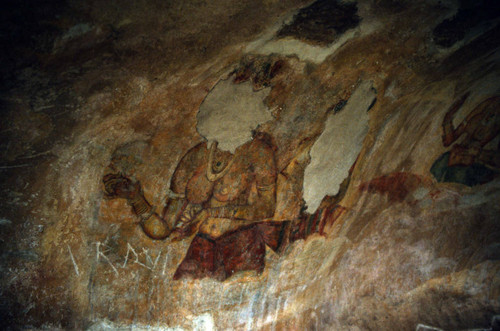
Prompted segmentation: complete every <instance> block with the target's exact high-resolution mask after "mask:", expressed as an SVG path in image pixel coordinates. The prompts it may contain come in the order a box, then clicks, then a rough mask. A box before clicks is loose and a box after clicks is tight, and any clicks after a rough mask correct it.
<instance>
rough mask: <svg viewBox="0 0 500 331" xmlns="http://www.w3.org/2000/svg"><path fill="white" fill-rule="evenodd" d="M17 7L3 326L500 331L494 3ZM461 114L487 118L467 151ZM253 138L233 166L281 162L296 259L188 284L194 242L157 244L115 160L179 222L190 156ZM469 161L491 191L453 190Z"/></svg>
mask: <svg viewBox="0 0 500 331" xmlns="http://www.w3.org/2000/svg"><path fill="white" fill-rule="evenodd" d="M6 9H8V10H6V11H5V13H6V14H5V16H6V18H5V19H4V23H2V24H3V26H2V30H4V31H6V32H5V33H4V34H3V36H2V44H3V45H4V46H5V49H8V50H9V51H8V52H5V53H4V55H2V56H3V62H4V63H5V65H4V66H3V69H2V71H3V72H4V75H3V77H4V79H3V81H2V85H1V86H2V92H1V105H2V113H3V120H2V125H1V130H0V135H1V137H2V139H1V142H0V147H1V150H0V153H2V164H0V176H1V178H2V181H1V185H0V188H1V190H2V201H1V205H0V211H1V214H0V228H1V229H2V232H1V233H2V234H1V241H0V245H1V247H2V253H1V263H0V268H1V269H0V270H1V273H2V277H1V281H0V286H1V291H0V293H1V296H2V304H1V306H0V310H1V315H2V318H1V320H2V321H1V322H0V323H1V325H2V327H3V328H7V329H9V328H10V329H16V328H19V327H21V328H62V329H90V330H103V329H117V328H135V329H162V330H163V329H176V330H179V329H185V330H191V329H196V330H206V329H214V330H219V329H221V330H223V329H238V330H239V329H241V330H243V329H247V330H253V329H257V330H259V329H262V330H303V329H307V330H309V329H312V330H323V329H331V330H351V329H352V330H365V329H366V330H371V329H376V330H379V329H381V330H393V329H404V330H413V329H415V328H416V327H417V325H419V324H422V325H429V326H434V327H438V328H442V329H444V330H460V329H468V328H477V327H482V328H487V327H490V325H491V319H492V317H493V316H495V315H498V314H499V313H500V300H499V298H500V277H499V275H500V264H499V262H498V259H499V257H500V250H499V247H500V246H499V244H500V243H499V241H498V238H500V223H499V221H498V215H499V214H500V213H499V212H500V210H499V204H498V201H499V197H500V194H499V188H500V181H499V178H498V172H499V163H498V157H497V156H495V155H497V154H498V149H499V147H498V146H499V141H498V140H499V137H498V136H499V131H500V129H499V127H500V126H499V122H500V120H499V116H500V115H499V108H498V106H499V103H498V99H495V98H494V97H497V98H498V96H499V93H500V85H499V84H498V82H499V81H500V77H499V76H500V70H499V61H500V52H499V50H500V49H499V47H498V46H499V45H500V43H499V36H500V33H499V26H498V23H499V20H498V17H499V15H498V5H495V4H494V2H491V1H481V2H477V3H476V4H471V3H470V2H467V1H461V2H457V1H431V0H429V1H421V2H417V3H414V2H409V1H408V2H407V1H400V2H394V1H375V0H373V1H372V0H366V1H365V0H359V1H346V2H336V1H321V0H320V1H317V2H313V3H310V2H305V1H293V0H290V1H272V0H267V1H257V2H256V1H243V2H239V3H238V4H236V3H234V2H231V1H224V0H221V1H211V2H206V1H189V2H184V1H171V2H160V1H137V2H134V3H129V2H125V1H113V2H106V3H103V2H97V1H95V2H93V1H88V2H77V1H69V2H64V3H63V2H51V1H47V2H42V3H40V9H39V10H38V11H37V13H34V8H32V6H31V4H30V3H29V2H28V1H26V2H21V3H19V4H17V5H16V6H13V7H9V8H7V7H6ZM466 13H468V15H466ZM465 17H472V18H473V19H469V20H467V19H465ZM464 20H465V23H464ZM464 26H465V28H464ZM454 27H455V28H454ZM443 31H444V32H443ZM221 86H224V89H222V92H220V91H221V89H219V88H218V87H221ZM485 100H486V101H485ZM252 104H256V105H255V107H254V108H252ZM207 105H210V107H209V106H207ZM214 105H215V106H214ZM228 105H229V106H228ZM233 105H234V106H233ZM226 106H227V107H226ZM204 107H209V108H210V109H213V110H211V111H214V112H217V111H220V113H218V115H220V119H219V117H217V119H216V120H214V118H213V117H211V116H212V115H210V114H213V113H210V112H208V115H206V114H204V113H202V110H203V109H205V108H204ZM481 107H482V108H481ZM245 108H250V109H248V111H245ZM450 110H455V111H456V113H455V114H454V115H453V116H452V119H453V126H452V128H455V129H457V128H459V127H461V125H462V126H463V127H466V124H465V122H474V118H473V117H472V115H470V114H479V115H478V117H475V119H476V122H474V123H476V124H474V125H476V126H475V127H473V128H472V127H470V126H469V127H467V128H468V129H465V131H464V132H465V133H464V134H462V135H461V136H460V137H456V139H455V140H453V142H452V143H451V144H447V143H446V142H444V141H445V140H446V139H445V138H443V136H444V128H443V123H444V122H445V118H447V117H446V116H447V114H449V113H450ZM230 111H236V112H235V113H234V114H236V115H238V116H236V115H235V116H236V117H231V116H226V115H225V114H223V113H224V112H230ZM259 112H260V114H261V115H258V114H259ZM257 115H258V116H260V118H259V119H258V120H257V119H256V116H257ZM207 118H208V119H207ZM233 120H234V121H235V122H234V123H239V124H241V123H250V122H252V121H253V122H252V123H251V124H249V126H251V127H252V128H251V129H254V132H253V138H250V137H248V136H244V135H242V137H243V138H241V137H239V136H236V135H233V140H231V135H227V134H226V135H225V136H224V135H223V137H220V139H221V140H227V142H228V145H227V146H223V147H227V148H225V149H228V150H231V151H232V152H233V153H234V148H236V147H237V146H238V145H241V144H242V143H244V142H246V141H249V140H251V139H253V141H255V140H256V139H259V137H266V139H267V140H266V143H268V144H269V146H270V149H271V150H272V153H273V160H274V162H275V163H276V178H275V180H276V182H275V183H276V194H275V196H276V205H275V208H274V215H273V216H272V217H267V218H266V220H265V221H266V222H273V224H278V225H279V226H281V228H280V229H282V230H281V231H282V232H281V237H280V245H279V247H278V248H277V249H272V248H275V247H270V245H267V246H266V248H265V260H264V264H265V267H264V269H263V270H261V271H256V270H244V271H239V272H235V273H234V274H231V276H230V277H228V278H227V279H224V280H220V279H216V277H204V278H200V279H195V278H193V277H184V278H182V279H178V280H177V279H174V274H175V272H176V269H177V268H178V266H179V264H180V263H181V262H182V261H183V259H184V258H185V256H186V254H187V253H186V252H187V251H188V250H189V248H190V245H191V242H192V240H193V235H191V236H187V237H186V238H184V239H182V240H177V241H176V240H173V239H171V238H167V239H163V240H153V239H151V238H149V237H148V236H146V235H145V234H144V232H143V231H142V230H141V227H140V226H139V225H138V221H139V219H138V217H137V216H136V215H134V213H133V211H132V209H131V207H130V206H129V204H127V201H126V200H125V199H116V198H114V199H110V198H106V194H105V190H104V186H103V176H104V175H106V174H107V173H108V172H109V169H110V163H111V164H112V165H113V167H114V168H113V169H114V170H115V171H119V172H120V173H121V174H124V175H126V176H127V177H128V178H130V179H131V180H132V181H134V182H136V181H139V182H140V183H141V186H142V188H143V194H144V196H145V197H146V198H147V199H148V201H149V202H150V203H151V204H152V205H154V206H157V208H158V209H160V210H161V208H162V207H163V206H164V205H165V201H166V199H167V198H168V195H169V194H168V191H169V189H170V188H171V178H172V176H173V174H174V172H175V171H176V169H177V167H178V164H179V163H180V161H181V159H182V158H183V156H184V155H185V154H186V153H187V152H188V151H190V150H191V148H193V146H197V145H198V144H200V143H202V144H203V143H204V142H205V141H206V139H209V140H210V139H211V138H210V137H208V135H207V134H206V133H205V132H206V131H207V130H208V129H203V128H202V129H201V130H200V127H197V124H198V123H200V122H203V121H205V122H204V123H208V124H207V126H208V127H211V128H212V131H213V128H215V131H216V132H218V130H220V131H224V130H226V128H227V129H229V128H230V127H231V125H233V124H231V123H232V122H231V121H233ZM257 124H258V126H257ZM234 125H236V124H234ZM484 132H489V134H490V135H491V139H489V140H488V139H486V138H484V137H483V136H482V138H481V139H483V140H484V142H485V143H483V142H481V144H480V146H479V147H478V146H476V144H472V143H471V142H472V141H473V140H474V139H476V138H477V137H476V136H477V135H481V134H482V133H484ZM218 137H219V136H218ZM262 139H264V138H262ZM476 140H477V139H476ZM474 141H475V140H474ZM231 143H233V145H234V146H233V145H231ZM459 145H460V146H461V145H464V146H466V147H467V146H468V147H467V148H465V149H463V150H460V151H459V152H457V153H458V154H457V155H459V156H464V155H468V153H476V154H474V160H473V162H472V161H471V162H469V164H466V165H464V164H461V163H458V165H459V166H462V167H463V168H464V169H465V170H464V171H469V170H470V169H472V170H470V171H472V172H468V173H467V174H466V175H461V176H462V177H460V176H459V175H451V174H450V175H449V177H446V178H445V177H444V176H445V175H443V176H441V177H440V176H438V175H437V173H441V172H442V171H444V170H446V169H448V168H447V166H448V167H451V166H453V165H452V164H451V161H450V162H449V163H448V164H443V165H442V166H440V168H439V169H438V167H437V166H436V161H438V160H442V157H443V155H444V154H445V153H446V152H451V151H453V150H455V149H457V148H458V147H457V146H459ZM471 145H474V146H473V147H474V148H475V149H474V150H472V147H470V146H471ZM454 146H455V147H454ZM454 148H455V149H454ZM478 148H479V149H480V150H479V152H478ZM457 150H458V149H457ZM460 153H461V154H460ZM477 153H480V155H486V156H485V157H480V156H478V155H479V154H477ZM249 160H250V161H251V162H250V163H252V162H254V161H252V160H255V159H252V158H251V157H249ZM446 162H448V161H446ZM462 163H463V162H462ZM472 165H474V167H473V166H472ZM431 169H433V170H432V171H431ZM439 171H441V172H439ZM463 176H465V177H463ZM478 176H482V177H481V178H479V177H478ZM438 177H439V178H438ZM472 177H474V178H476V177H477V178H479V179H477V178H476V179H471V178H472ZM464 178H465V179H464ZM194 235H195V234H194ZM230 244H231V243H230ZM271 246H272V245H271ZM250 259H251V257H250Z"/></svg>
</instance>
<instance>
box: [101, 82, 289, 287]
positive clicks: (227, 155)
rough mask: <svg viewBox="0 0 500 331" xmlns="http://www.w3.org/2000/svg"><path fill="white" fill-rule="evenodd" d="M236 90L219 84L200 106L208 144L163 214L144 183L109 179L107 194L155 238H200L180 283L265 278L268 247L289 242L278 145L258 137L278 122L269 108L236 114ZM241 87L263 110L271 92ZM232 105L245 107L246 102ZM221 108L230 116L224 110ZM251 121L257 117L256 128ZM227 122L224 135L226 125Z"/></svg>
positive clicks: (186, 162) (181, 170) (189, 164)
mask: <svg viewBox="0 0 500 331" xmlns="http://www.w3.org/2000/svg"><path fill="white" fill-rule="evenodd" d="M232 85H235V84H233V83H232V82H221V83H219V87H217V86H216V87H215V88H214V89H213V90H212V92H213V93H212V94H213V96H211V97H210V98H209V97H207V99H206V100H205V101H204V104H203V105H202V106H203V107H200V112H199V113H198V131H199V132H200V133H201V134H202V135H203V136H204V137H205V138H206V139H207V142H202V143H200V144H198V145H196V146H194V147H193V148H191V149H190V150H189V151H188V152H187V153H186V154H185V155H184V157H183V158H182V159H181V161H180V162H179V164H178V165H177V168H176V170H175V172H174V174H173V177H172V179H171V186H170V192H169V198H168V199H167V203H166V206H165V208H164V209H163V212H161V213H159V212H157V211H156V209H155V208H154V207H153V206H152V205H151V204H150V203H149V202H148V201H147V200H146V198H145V197H144V194H143V193H142V189H141V187H140V184H139V183H138V182H135V183H134V182H132V181H131V180H130V179H129V178H127V177H125V176H123V175H121V174H108V175H106V176H104V178H103V182H104V186H105V192H106V194H107V195H108V196H109V197H110V198H124V199H127V201H128V203H129V205H130V206H131V207H132V210H133V212H134V213H135V214H136V215H137V216H138V217H139V218H140V225H141V227H142V229H143V231H144V233H145V234H146V235H148V236H149V237H151V238H153V239H164V238H167V237H170V238H171V239H172V240H181V239H183V238H186V237H190V236H192V235H193V234H195V235H194V238H193V240H192V242H191V246H190V247H189V249H188V252H187V254H186V256H185V258H184V260H183V261H182V263H181V264H180V265H179V267H178V268H177V271H176V272H175V275H174V279H179V278H182V277H184V276H190V277H193V278H203V277H213V278H216V279H219V280H224V279H226V278H227V277H229V276H231V275H232V274H234V273H235V272H238V271H243V270H255V271H257V272H258V273H260V272H262V270H263V268H264V264H265V251H266V244H267V245H268V246H269V247H271V248H273V249H277V248H278V246H279V245H280V241H281V239H282V236H283V223H282V222H272V221H269V218H271V217H272V216H273V214H274V211H275V206H276V178H277V170H276V162H275V156H274V150H273V146H272V143H271V140H270V138H269V137H268V136H267V135H266V134H262V133H253V135H252V132H253V129H254V128H255V127H256V126H257V125H258V124H259V123H261V122H263V121H266V120H268V119H270V118H271V117H270V115H269V114H267V113H266V112H267V111H268V110H267V109H266V108H265V107H261V109H260V110H259V109H257V110H256V111H254V112H253V114H252V112H249V114H245V115H241V114H240V113H239V112H240V111H241V110H240V109H238V107H236V106H235V107H234V109H233V108H232V107H233V106H234V105H231V103H232V102H231V100H229V99H225V98H226V94H227V92H228V91H230V90H233V87H232ZM241 85H243V84H240V86H241ZM235 86H237V85H235ZM241 88H242V89H248V91H247V90H245V91H244V92H242V93H243V94H246V95H248V94H249V93H250V94H253V96H252V97H250V99H251V100H249V101H248V100H247V101H248V102H250V101H251V102H256V101H260V102H261V103H262V100H263V98H264V97H265V95H264V93H262V94H261V95H260V96H258V95H257V96H256V95H255V93H256V92H253V91H252V87H251V85H250V84H248V86H247V87H245V86H242V87H241ZM237 94H238V93H236V95H237ZM211 98H213V102H212V101H211V100H212V99H211ZM230 98H232V99H234V100H235V102H240V103H242V105H243V106H245V102H244V100H238V98H235V97H234V95H232V96H230ZM252 98H256V99H252ZM243 99H244V98H243ZM228 100H229V101H228ZM221 102H222V103H225V104H226V105H225V106H224V107H225V109H226V111H220V109H218V108H217V107H219V106H220V103H221ZM259 107H260V106H259ZM257 108H258V107H257ZM235 111H236V113H235ZM221 113H222V115H221ZM220 116H223V117H224V116H229V119H228V118H221V117H220ZM241 116H243V117H241ZM245 116H250V117H251V118H252V119H251V120H250V122H249V120H248V119H247V118H245ZM235 118H236V120H235ZM227 121H229V123H228V125H226V126H225V127H224V128H223V130H221V127H220V126H221V123H226V122H227ZM249 123H250V124H251V125H249ZM229 138H230V139H229ZM221 146H222V148H221Z"/></svg>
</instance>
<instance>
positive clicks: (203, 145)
mask: <svg viewBox="0 0 500 331" xmlns="http://www.w3.org/2000/svg"><path fill="white" fill-rule="evenodd" d="M206 151H207V142H206V141H202V142H200V143H198V144H196V145H194V146H193V147H191V148H190V149H189V150H188V151H187V152H186V154H185V155H198V154H202V153H205V152H206Z"/></svg>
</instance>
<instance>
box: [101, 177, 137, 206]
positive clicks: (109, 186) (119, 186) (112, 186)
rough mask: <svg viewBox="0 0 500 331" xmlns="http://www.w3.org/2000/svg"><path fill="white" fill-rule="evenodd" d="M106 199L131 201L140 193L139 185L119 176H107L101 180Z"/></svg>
mask: <svg viewBox="0 0 500 331" xmlns="http://www.w3.org/2000/svg"><path fill="white" fill-rule="evenodd" d="M102 182H103V183H104V193H105V194H106V197H107V198H110V199H114V198H122V199H129V200H130V199H133V198H135V197H136V196H137V195H138V194H140V192H141V184H140V183H139V182H132V180H130V179H129V178H127V177H125V176H123V175H121V174H107V175H105V176H104V177H103V178H102Z"/></svg>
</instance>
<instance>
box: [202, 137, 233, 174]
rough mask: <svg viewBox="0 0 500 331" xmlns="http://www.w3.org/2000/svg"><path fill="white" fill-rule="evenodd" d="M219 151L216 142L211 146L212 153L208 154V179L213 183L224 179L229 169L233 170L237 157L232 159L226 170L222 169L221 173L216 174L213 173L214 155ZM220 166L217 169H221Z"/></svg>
mask: <svg viewBox="0 0 500 331" xmlns="http://www.w3.org/2000/svg"><path fill="white" fill-rule="evenodd" d="M216 149H217V142H216V141H214V142H212V143H211V144H210V152H209V154H208V165H207V178H208V180H209V181H211V182H215V181H216V180H219V179H221V178H222V177H224V176H225V175H226V174H227V172H228V171H229V169H231V166H232V165H233V163H234V159H235V155H233V157H232V158H231V160H230V161H229V163H228V164H227V166H226V167H225V168H224V169H221V171H220V172H218V173H214V171H213V163H214V155H215V150H216ZM219 167H220V165H218V166H217V169H219Z"/></svg>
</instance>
